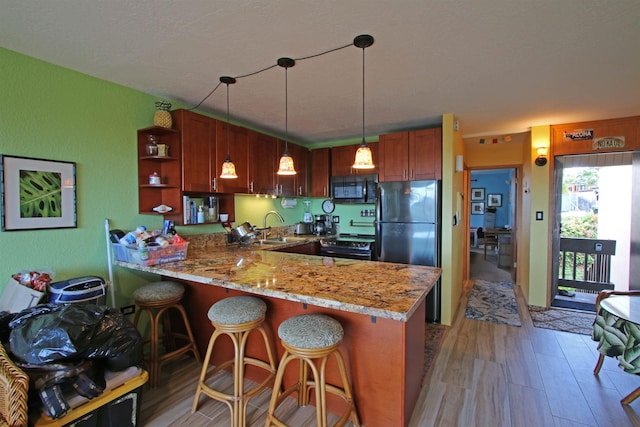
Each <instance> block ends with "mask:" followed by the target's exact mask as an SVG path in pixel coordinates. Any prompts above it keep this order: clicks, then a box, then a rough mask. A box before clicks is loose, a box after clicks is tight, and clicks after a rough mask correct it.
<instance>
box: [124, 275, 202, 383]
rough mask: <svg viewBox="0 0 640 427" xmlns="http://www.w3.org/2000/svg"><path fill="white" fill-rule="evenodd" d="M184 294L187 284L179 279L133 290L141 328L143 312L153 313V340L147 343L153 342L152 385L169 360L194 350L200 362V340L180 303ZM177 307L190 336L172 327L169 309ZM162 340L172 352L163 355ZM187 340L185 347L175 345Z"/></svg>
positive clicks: (150, 373) (150, 358)
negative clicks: (198, 341) (160, 344)
mask: <svg viewBox="0 0 640 427" xmlns="http://www.w3.org/2000/svg"><path fill="white" fill-rule="evenodd" d="M183 295H184V286H183V285H182V284H180V283H176V282H168V281H165V282H153V283H149V284H148V285H144V286H142V287H140V288H138V289H136V290H135V291H134V292H133V299H134V301H135V303H136V305H137V306H138V308H139V309H138V310H137V311H136V315H135V317H134V319H133V324H134V325H135V326H136V327H137V326H138V321H139V320H140V313H141V312H143V311H144V312H145V313H147V316H149V330H150V332H149V339H146V340H145V343H147V342H150V343H151V350H150V352H149V356H148V361H149V377H150V378H149V385H150V386H151V387H155V386H157V385H158V383H159V382H160V368H161V367H162V364H163V363H165V362H166V361H168V360H170V359H173V358H175V357H178V356H181V355H183V354H185V353H187V352H189V351H191V352H193V354H194V356H195V357H196V360H197V361H198V362H199V361H200V354H199V353H198V348H197V347H196V342H195V340H194V339H193V334H192V333H191V327H190V326H189V319H187V313H186V312H185V310H184V307H183V306H182V304H181V303H180V300H181V299H182V296H183ZM172 308H173V309H176V310H178V311H179V312H180V314H181V316H182V320H183V322H184V327H185V330H186V335H185V334H183V333H178V332H174V331H172V330H171V322H170V318H169V316H168V315H169V313H168V310H170V309H172ZM160 320H162V326H163V327H162V334H160V331H159V323H160ZM161 339H162V342H163V343H164V344H165V347H167V348H168V349H169V352H168V353H165V354H163V355H160V352H159V348H158V347H159V346H158V342H159V340H161ZM176 339H179V340H182V341H185V342H186V344H185V345H184V346H182V347H179V348H175V340H176Z"/></svg>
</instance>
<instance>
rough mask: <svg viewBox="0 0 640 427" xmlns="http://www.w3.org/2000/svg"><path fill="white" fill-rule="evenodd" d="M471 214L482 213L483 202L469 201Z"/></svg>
mask: <svg viewBox="0 0 640 427" xmlns="http://www.w3.org/2000/svg"><path fill="white" fill-rule="evenodd" d="M471 215H484V202H471Z"/></svg>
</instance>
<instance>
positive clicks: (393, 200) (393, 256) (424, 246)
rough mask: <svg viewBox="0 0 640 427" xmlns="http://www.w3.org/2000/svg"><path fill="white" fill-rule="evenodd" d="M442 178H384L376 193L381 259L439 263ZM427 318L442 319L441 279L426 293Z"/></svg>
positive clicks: (378, 251)
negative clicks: (421, 179) (432, 179)
mask: <svg viewBox="0 0 640 427" xmlns="http://www.w3.org/2000/svg"><path fill="white" fill-rule="evenodd" d="M440 187H441V184H440V181H402V182H381V183H379V184H378V190H377V197H376V255H377V260H378V261H385V262H398V263H402V264H417V265H426V266H430V267H440V231H441V228H440V227H441V225H440V217H441V213H442V210H441V207H440ZM426 309H427V313H426V320H427V321H428V322H434V323H439V322H440V280H438V282H437V283H436V285H435V286H434V287H433V290H432V291H431V292H430V293H429V294H428V295H427V307H426Z"/></svg>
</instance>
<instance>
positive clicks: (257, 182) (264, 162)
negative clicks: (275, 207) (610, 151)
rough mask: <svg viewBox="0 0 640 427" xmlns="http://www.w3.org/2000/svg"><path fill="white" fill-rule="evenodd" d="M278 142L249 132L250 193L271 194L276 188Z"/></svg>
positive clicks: (258, 133)
mask: <svg viewBox="0 0 640 427" xmlns="http://www.w3.org/2000/svg"><path fill="white" fill-rule="evenodd" d="M277 150H278V140H277V139H276V138H274V137H273V136H269V135H265V134H263V133H260V132H255V131H252V130H250V131H249V193H252V194H271V193H272V192H274V191H275V188H276V170H277V168H278V160H279V158H278V156H277V154H278V153H277Z"/></svg>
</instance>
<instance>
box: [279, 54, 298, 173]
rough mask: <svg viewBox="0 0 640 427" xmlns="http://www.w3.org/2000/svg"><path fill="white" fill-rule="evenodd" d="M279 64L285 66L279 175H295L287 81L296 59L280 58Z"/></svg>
mask: <svg viewBox="0 0 640 427" xmlns="http://www.w3.org/2000/svg"><path fill="white" fill-rule="evenodd" d="M278 65H279V66H281V67H282V68H284V153H283V154H282V157H280V164H279V167H278V172H276V173H277V174H278V175H295V174H296V169H295V167H294V166H293V157H291V156H290V155H289V141H288V140H289V105H288V100H289V94H288V82H287V70H288V69H289V68H291V67H293V66H294V65H296V61H295V60H293V59H291V58H280V59H278Z"/></svg>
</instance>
